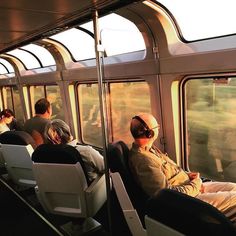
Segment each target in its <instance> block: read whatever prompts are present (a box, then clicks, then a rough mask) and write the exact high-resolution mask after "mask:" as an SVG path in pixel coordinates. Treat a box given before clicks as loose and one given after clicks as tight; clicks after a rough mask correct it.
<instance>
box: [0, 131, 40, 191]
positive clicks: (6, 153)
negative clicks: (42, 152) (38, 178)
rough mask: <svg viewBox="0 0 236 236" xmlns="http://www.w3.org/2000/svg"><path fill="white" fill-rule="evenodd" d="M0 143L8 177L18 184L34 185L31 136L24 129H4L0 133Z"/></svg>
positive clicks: (33, 145) (34, 145)
mask: <svg viewBox="0 0 236 236" xmlns="http://www.w3.org/2000/svg"><path fill="white" fill-rule="evenodd" d="M0 143H1V151H2V154H3V158H4V162H5V165H6V169H7V172H8V175H9V177H10V179H11V180H12V181H13V182H14V183H15V184H17V185H19V186H24V187H33V186H35V184H36V182H35V180H34V176H33V171H32V160H31V155H32V153H33V151H34V148H35V147H36V144H35V142H34V140H33V138H32V137H31V136H30V135H29V134H28V133H26V132H24V131H6V132H4V133H2V134H1V135H0Z"/></svg>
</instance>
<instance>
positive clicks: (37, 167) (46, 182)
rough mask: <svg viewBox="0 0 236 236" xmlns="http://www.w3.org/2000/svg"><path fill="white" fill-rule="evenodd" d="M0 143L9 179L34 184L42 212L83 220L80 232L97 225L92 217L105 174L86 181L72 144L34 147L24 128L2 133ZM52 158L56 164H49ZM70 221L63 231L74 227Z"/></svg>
mask: <svg viewBox="0 0 236 236" xmlns="http://www.w3.org/2000/svg"><path fill="white" fill-rule="evenodd" d="M0 143H1V152H2V154H3V158H4V161H5V165H6V169H7V172H8V175H9V178H10V179H11V180H12V181H13V182H14V184H16V185H19V186H22V187H34V188H35V192H36V195H37V198H38V200H39V202H40V203H41V205H42V207H43V208H44V210H45V211H46V212H48V213H52V214H56V215H63V216H69V217H74V218H80V219H83V220H82V221H81V220H80V226H81V227H80V228H79V230H80V231H81V234H82V233H83V232H87V231H90V230H93V229H95V228H99V227H100V224H99V223H98V222H97V221H95V220H94V219H93V218H92V217H93V216H94V215H95V214H96V213H97V212H98V210H99V209H100V208H101V207H102V206H103V204H104V203H105V201H106V199H107V195H106V184H105V175H102V176H100V177H99V178H97V179H95V180H94V181H93V182H92V183H89V181H88V177H87V175H86V172H85V171H84V166H83V162H82V158H81V157H80V154H79V152H78V151H77V150H76V149H75V148H74V147H72V146H70V145H51V144H42V145H40V146H38V147H37V148H35V147H36V145H35V144H34V141H33V139H32V137H31V136H30V135H29V134H27V133H26V132H24V131H7V132H5V133H3V134H1V135H0ZM55 157H56V159H57V163H53V162H54V161H53V160H54V159H55ZM32 160H34V161H32ZM58 160H59V163H58ZM68 160H70V161H69V162H68ZM78 160H79V162H77V161H78ZM65 163H66V164H65ZM72 222H74V221H72ZM72 222H69V223H68V224H66V225H64V226H63V229H64V230H65V231H66V232H67V233H68V232H71V231H72V230H73V228H74V229H76V230H78V227H77V228H75V227H74V225H73V224H74V223H73V224H72Z"/></svg>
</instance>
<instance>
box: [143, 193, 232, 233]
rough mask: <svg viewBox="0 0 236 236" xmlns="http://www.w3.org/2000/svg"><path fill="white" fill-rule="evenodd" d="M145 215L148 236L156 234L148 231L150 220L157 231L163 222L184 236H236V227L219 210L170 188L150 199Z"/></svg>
mask: <svg viewBox="0 0 236 236" xmlns="http://www.w3.org/2000/svg"><path fill="white" fill-rule="evenodd" d="M146 214H147V216H146V217H145V223H146V228H147V235H149V236H152V235H155V234H153V233H151V232H149V230H152V231H154V228H153V227H150V228H149V226H150V225H151V224H150V219H152V220H154V221H156V223H157V224H158V225H157V228H160V226H159V223H161V224H164V225H166V226H168V227H171V228H172V229H175V230H176V231H178V232H181V233H182V234H184V235H193V236H195V235H196V236H197V235H214V236H223V235H227V236H233V235H236V230H235V228H234V226H233V224H232V223H231V222H230V220H229V219H228V218H227V217H226V216H225V215H224V214H223V213H221V212H220V211H219V210H218V209H216V208H215V207H213V206H211V205H210V204H208V203H205V202H203V201H201V200H199V199H197V198H194V197H191V196H188V195H186V194H183V193H180V192H177V191H174V190H170V189H162V190H161V191H160V192H159V193H158V194H157V196H156V197H153V198H151V199H149V200H148V202H147V208H146ZM162 235H166V234H162ZM171 235H175V234H171ZM176 235H179V234H176Z"/></svg>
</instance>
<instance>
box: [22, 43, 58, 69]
mask: <svg viewBox="0 0 236 236" xmlns="http://www.w3.org/2000/svg"><path fill="white" fill-rule="evenodd" d="M22 48H23V49H25V50H28V51H30V52H32V53H33V54H35V55H36V56H37V57H38V58H39V60H40V61H41V63H42V65H43V66H51V65H55V64H56V63H55V60H54V58H53V56H52V55H51V53H50V52H49V51H48V50H47V49H45V48H44V47H41V46H38V45H36V44H29V45H26V46H24V47H22Z"/></svg>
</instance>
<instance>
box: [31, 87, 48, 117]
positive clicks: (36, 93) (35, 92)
mask: <svg viewBox="0 0 236 236" xmlns="http://www.w3.org/2000/svg"><path fill="white" fill-rule="evenodd" d="M40 98H45V89H44V86H42V85H35V86H30V99H31V109H32V116H34V114H35V111H34V104H35V103H36V102H37V101H38V100H39V99H40Z"/></svg>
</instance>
